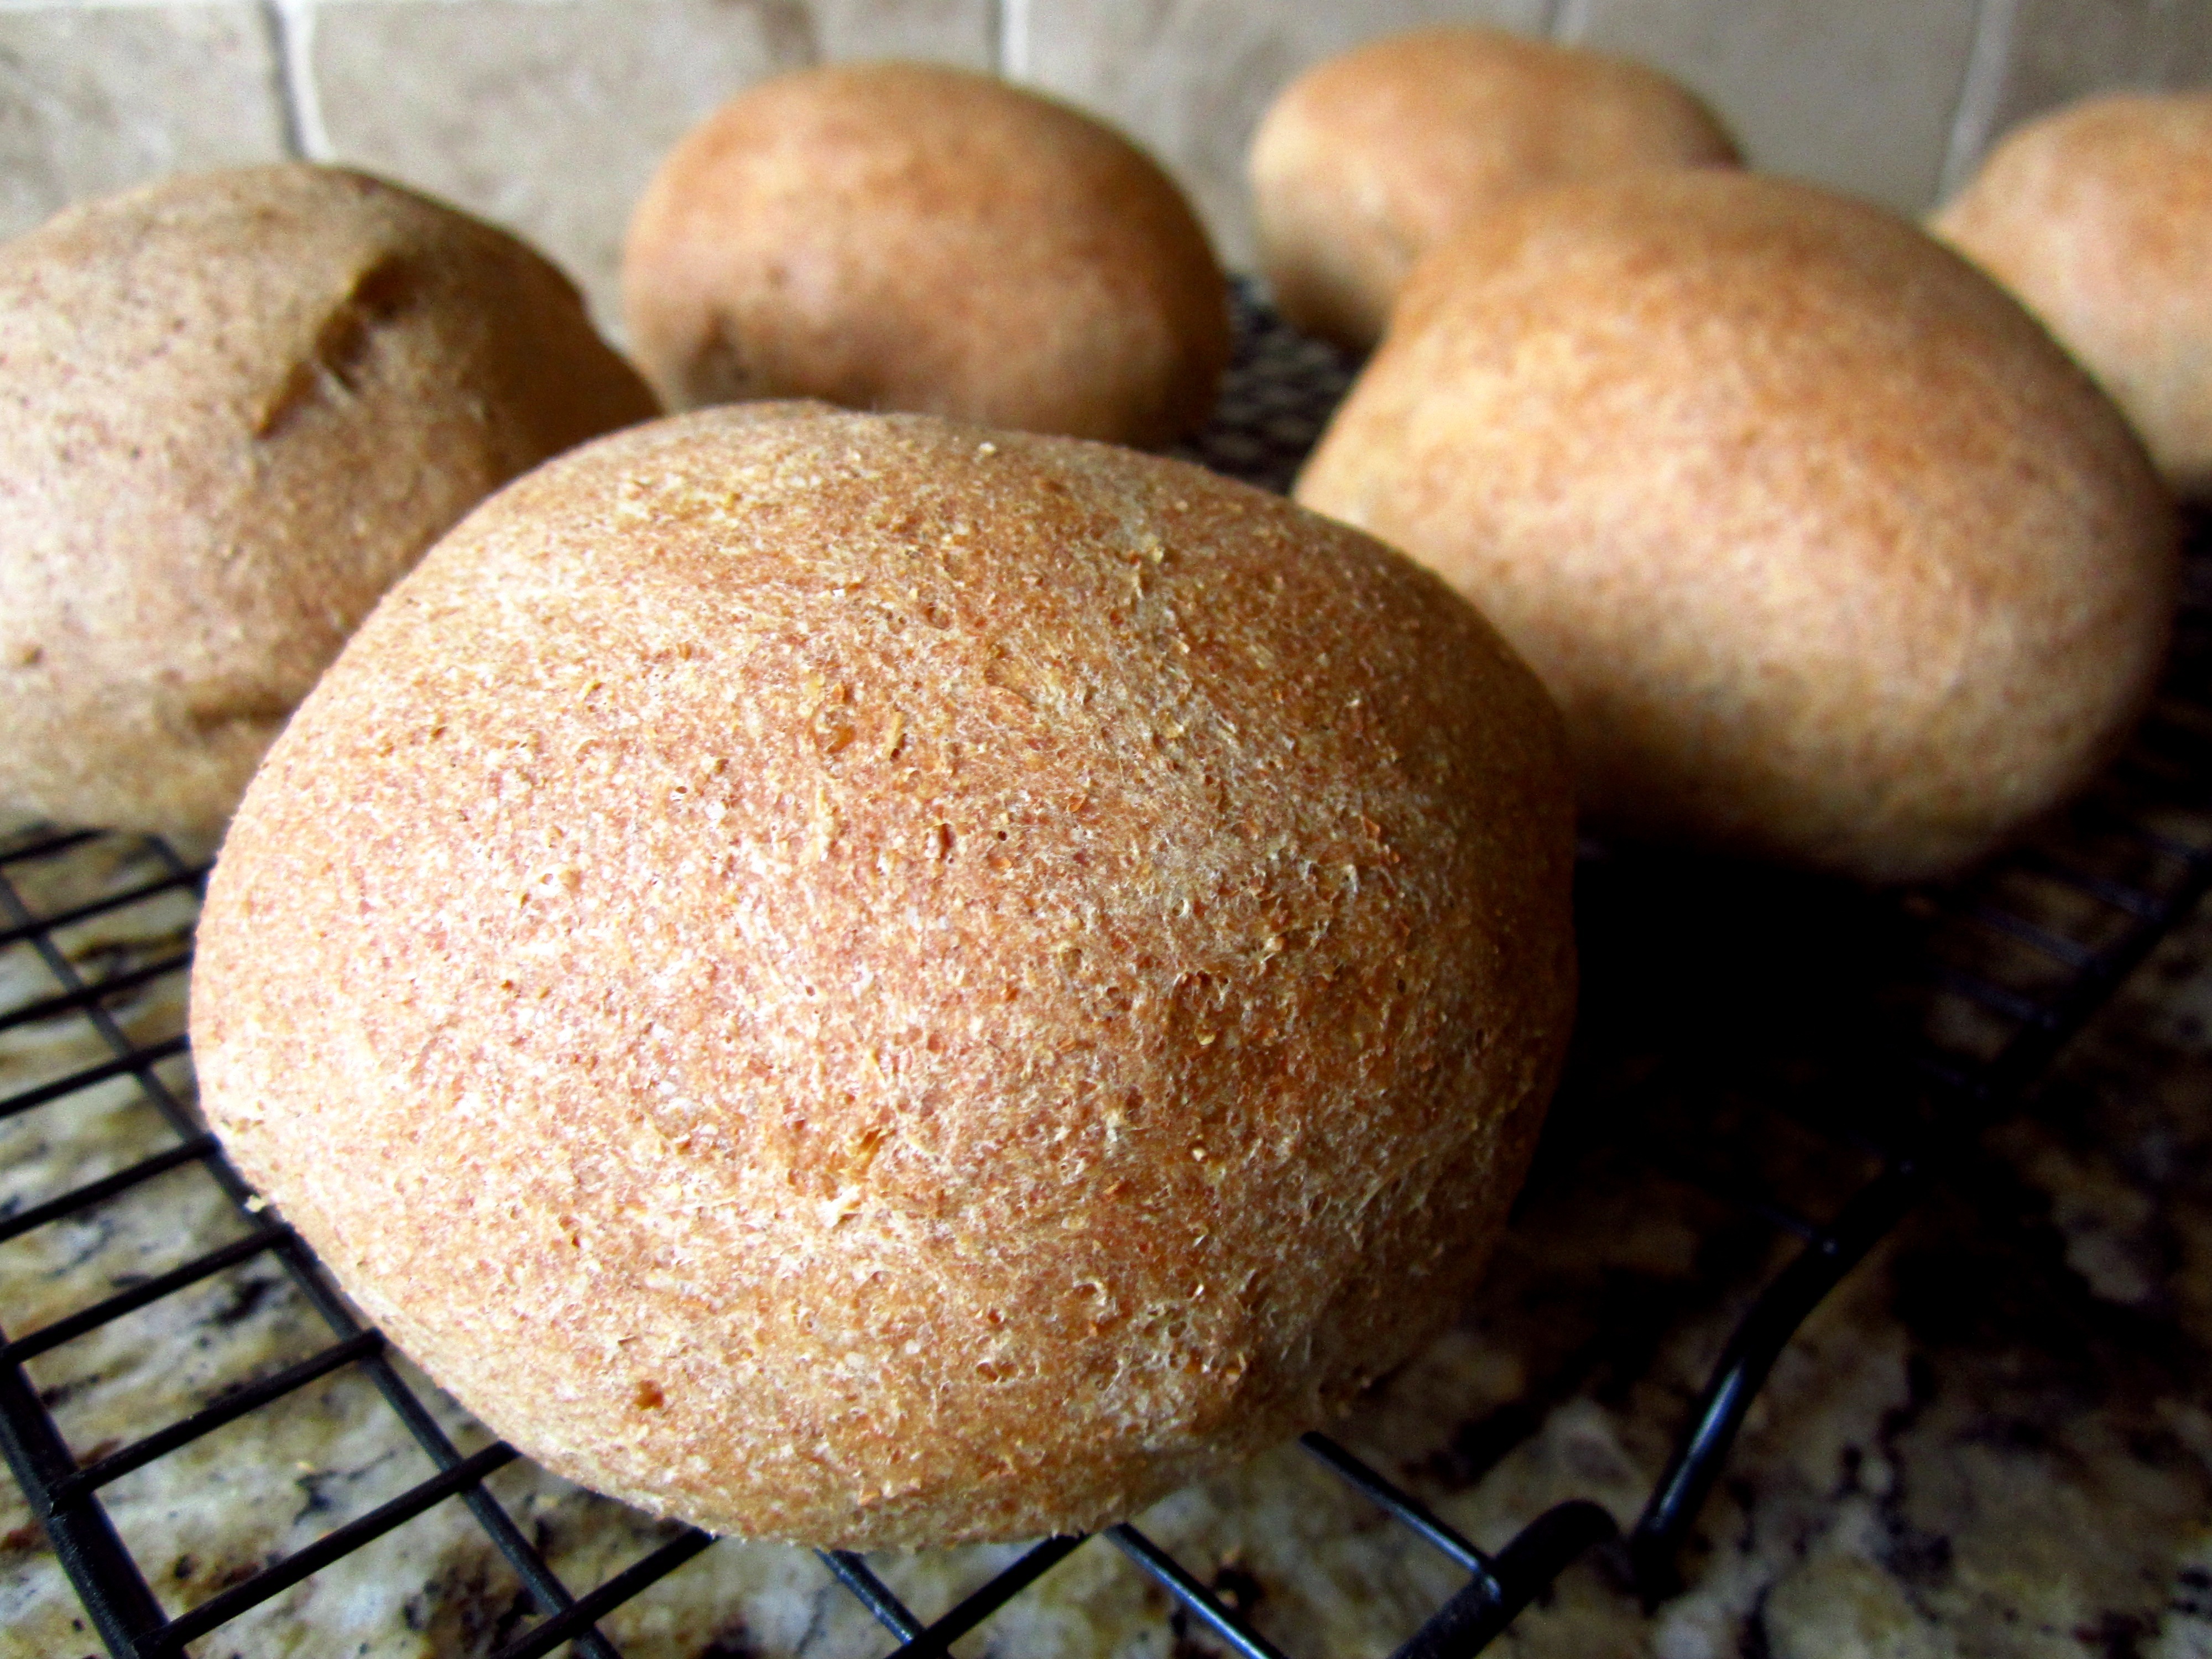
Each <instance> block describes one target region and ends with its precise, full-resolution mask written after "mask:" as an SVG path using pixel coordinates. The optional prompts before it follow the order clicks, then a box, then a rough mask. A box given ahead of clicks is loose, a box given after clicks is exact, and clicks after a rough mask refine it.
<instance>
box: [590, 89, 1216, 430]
mask: <svg viewBox="0 0 2212 1659" xmlns="http://www.w3.org/2000/svg"><path fill="white" fill-rule="evenodd" d="M623 310H624V313H625V314H626V316H627V317H628V319H629V334H630V339H631V342H632V343H633V345H634V347H635V349H636V351H637V353H638V355H639V357H640V360H641V362H643V363H644V365H645V370H646V374H647V377H648V378H649V379H651V380H652V381H653V384H654V386H656V387H657V388H658V389H659V392H660V394H661V396H662V397H663V398H665V399H666V400H667V401H668V403H669V404H670V406H671V407H673V408H694V407H696V406H698V405H700V404H715V403H728V402H732V401H735V400H737V399H740V398H790V397H804V398H825V399H827V400H828V401H829V402H831V403H836V404H845V405H847V406H848V407H849V408H854V409H874V410H922V411H925V412H927V413H930V414H936V415H946V416H954V417H956V418H958V419H963V420H975V421H983V422H990V423H992V424H994V425H1000V426H1013V427H1021V428H1025V429H1027V430H1030V431H1034V432H1059V433H1067V434H1071V435H1074V436H1076V437H1082V438H1103V439H1108V440H1110V441H1114V442H1117V443H1131V444H1139V445H1159V444H1164V443H1167V442H1169V441H1172V440H1173V439H1175V438H1177V437H1179V436H1181V435H1183V434H1185V433H1187V432H1189V431H1192V430H1194V428H1197V427H1198V426H1200V425H1201V424H1202V423H1203V422H1204V421H1205V419H1206V414H1207V412H1208V411H1209V410H1211V409H1212V406H1213V398H1214V392H1215V390H1216V387H1217V386H1218V383H1219V380H1220V378H1221V372H1222V370H1223V368H1225V366H1226V365H1227V363H1228V361H1229V347H1230V329H1229V313H1228V299H1227V289H1226V286H1225V283H1224V279H1223V277H1222V274H1221V271H1220V269H1219V267H1218V266H1217V265H1216V264H1215V263H1214V259H1213V253H1212V249H1211V248H1210V247H1209V246H1207V244H1206V233H1205V232H1204V231H1203V230H1202V229H1201V228H1200V226H1199V222H1198V220H1197V219H1196V217H1195V216H1194V215H1193V214H1192V212H1191V210H1190V207H1189V205H1188V204H1187V203H1186V202H1185V201H1184V200H1183V198H1182V195H1181V193H1180V192H1179V191H1177V190H1176V187H1175V185H1173V184H1172V183H1170V180H1169V179H1168V176H1167V175H1166V174H1165V173H1163V172H1161V171H1160V169H1159V167H1158V166H1157V165H1156V164H1155V163H1154V162H1153V161H1152V159H1151V158H1150V157H1148V156H1146V155H1145V154H1144V153H1143V152H1142V151H1141V150H1139V149H1137V148H1136V147H1135V146H1134V145H1133V144H1131V143H1129V142H1128V141H1127V139H1125V138H1123V137H1121V135H1120V134H1118V133H1116V132H1115V131H1112V130H1111V129H1109V128H1107V127H1105V126H1103V125H1100V124H1099V123H1097V121H1094V120H1092V119H1091V118H1089V117H1088V116H1085V115H1080V114H1078V113H1077V112H1075V111H1073V110H1072V109H1069V108H1066V106H1062V105H1060V104H1056V103H1054V102H1053V101H1052V100H1049V99H1046V98H1042V97H1039V96H1037V95H1036V94H1032V93H1027V92H1021V91H1018V90H1016V89H1015V88H1012V87H1009V86H1006V85H1005V84H1004V83H1002V82H998V81H994V80H990V79H988V78H987V77H985V76H978V75H969V74H966V73H963V72H962V71H960V70H951V69H944V68H939V67H936V66H933V65H929V64H890V63H885V64H840V65H837V66H836V67H833V68H828V69H813V70H801V71H800V72H799V73H797V74H793V75H786V76H781V77H779V78H777V79H775V80H772V81H769V82H765V83H763V84H762V85H760V86H757V87H755V88H751V89H750V91H748V92H745V93H743V94H739V95H738V97H737V98H735V99H732V100H731V101H730V102H729V103H727V104H726V105H724V106H722V108H721V109H720V110H719V111H718V112H715V113H714V115H713V116H711V117H709V118H708V120H707V121H705V122H704V123H703V124H702V125H700V126H699V127H698V128H696V130H695V131H693V132H692V133H691V134H690V137H686V138H685V139H684V142H683V143H681V144H679V145H678V146H677V148H676V149H675V150H674V151H673V152H672V153H671V155H669V157H668V159H667V160H666V161H665V162H663V163H662V165H661V168H660V171H659V173H658V174H657V175H655V177H654V179H653V184H652V185H651V187H650V188H649V189H648V190H647V191H646V193H645V198H644V200H643V201H641V203H640V204H638V208H637V212H636V216H635V217H634V218H633V219H632V221H631V222H630V228H629V241H628V243H627V244H626V246H624V248H623Z"/></svg>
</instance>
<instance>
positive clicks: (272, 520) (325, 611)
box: [0, 164, 659, 842]
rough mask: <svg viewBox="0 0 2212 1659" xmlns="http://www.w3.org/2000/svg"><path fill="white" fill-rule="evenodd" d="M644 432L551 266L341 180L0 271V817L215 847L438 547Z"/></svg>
mask: <svg viewBox="0 0 2212 1659" xmlns="http://www.w3.org/2000/svg"><path fill="white" fill-rule="evenodd" d="M657 413H659V410H658V408H657V406H656V405H655V404H654V403H653V394H652V393H651V392H648V391H647V389H646V387H645V383H644V382H643V381H641V380H639V379H638V377H637V375H636V374H635V373H634V372H633V371H632V370H631V368H629V365H628V364H627V363H625V362H623V360H622V359H621V358H620V357H619V356H616V354H615V353H614V351H613V350H612V349H610V348H609V347H608V346H607V345H606V344H605V343H604V342H602V341H601V340H600V338H599V336H598V335H597V334H596V333H594V332H593V331H592V324H591V319H589V318H588V317H587V316H586V314H585V311H584V303H583V301H582V300H581V299H580V297H579V296H578V295H577V293H576V290H575V289H574V287H573V286H571V285H570V283H569V282H568V278H566V277H565V276H562V274H561V273H560V271H558V270H556V269H555V268H554V267H553V266H552V265H551V264H548V263H547V262H546V261H545V260H544V258H541V257H540V256H539V255H538V253H536V252H533V251H532V249H530V248H529V247H527V246H524V245H523V244H522V243H521V242H519V241H517V240H515V239H514V238H513V237H512V236H509V235H507V234H506V233H505V232H504V231H500V230H495V229H494V228H492V227H491V226H489V225H487V224H483V223H481V222H478V221H477V220H475V219H471V218H470V217H469V216H467V215H465V214H463V213H460V212H458V211H456V210H453V209H452V208H449V207H446V206H444V205H442V204H440V203H436V202H433V201H429V200H427V199H426V198H424V197H420V196H416V195H414V194H413V193H411V192H410V191H404V190H401V189H399V188H398V186H396V185H388V184H386V183H384V182H383V181H382V180H380V179H372V178H368V177H367V176H365V175H363V174H361V173H349V172H344V171H342V170H340V169H338V168H336V167H311V166H307V165H304V164H293V165H288V166H282V167H241V168H237V169H234V170H231V171H227V172H218V173H185V174H180V175H179V176H178V177H176V178H173V179H163V180H161V182H160V183H158V184H155V185H147V186H145V187H144V188H143V189H138V190H133V191H125V192H124V193H122V194H120V195H118V196H112V197H103V198H101V199H100V200H98V201H93V202H86V203H83V204H80V205H78V206H76V207H73V208H70V209H69V210H67V211H65V212H64V213H61V214H59V215H58V216H56V217H55V218H53V219H52V221H51V222H48V223H47V224H46V225H44V226H42V227H40V228H39V229H37V230H34V231H33V232H31V233H30V234H28V235H26V236H21V237H18V238H16V239H15V240H12V241H10V242H8V243H7V244H5V245H4V246H0V811H11V812H15V813H18V814H22V815H26V816H29V817H46V818H49V819H52V820H55V821H58V822H60V823H71V824H82V825H87V826H96V827H99V828H103V829H146V830H155V831H160V832H161V833H164V834H169V835H174V836H182V837H185V838H186V839H187V840H190V841H192V842H212V841H213V840H214V839H215V838H216V837H217V836H220V834H221V833H222V825H223V823H224V820H225V819H227V818H228V817H229V815H230V811H231V809H232V808H233V807H234V806H235V805H237V804H238V798H239V796H240V793H242V792H243V791H244V790H245V788H246V780H247V779H248V778H250V777H252V775H253V769H254V767H255V765H256V764H257V763H258V762H259V761H260V759H261V755H262V751H263V750H265V749H266V748H267V747H268V746H269V743H270V739H271V738H274V737H275V736H276V732H277V729H278V728H279V727H280V726H283V723H284V718H285V716H286V715H287V714H289V713H290V712H291V710H292V707H293V705H294V704H295V703H297V702H299V701H300V699H301V697H303V696H306V695H307V688H308V687H309V686H311V685H313V684H314V683H315V677H316V676H317V675H319V673H321V672H322V671H323V669H324V667H325V665H327V664H328V663H329V662H330V660H331V658H332V657H334V656H336V655H337V650H338V647H340V646H341V645H343V643H344V642H345V639H346V635H349V633H351V632H352V631H353V629H354V627H355V625H356V623H359V622H360V621H361V619H362V617H365V616H367V615H368V611H369V608H370V607H371V606H372V605H374V604H375V603H376V600H377V598H378V596H379V595H380V594H381V593H382V592H384V590H385V589H386V587H388V586H391V585H392V582H393V581H394V580H397V579H398V577H399V576H400V575H401V574H403V573H404V572H405V571H406V570H407V568H409V567H410V566H411V565H412V564H413V563H414V562H415V561H416V559H418V558H420V557H421V556H422V554H423V552H424V551H425V550H427V549H428V547H429V545H430V544H431V543H432V542H434V541H435V540H436V539H437V538H439V537H440V536H441V535H442V534H444V533H445V532H446V531H447V530H448V529H449V528H451V527H452V526H453V522H454V520H457V519H459V517H460V516H461V514H462V513H465V512H467V511H468V509H469V508H470V507H474V506H475V505H476V504H477V502H478V501H482V500H483V498H484V497H485V496H486V495H489V494H490V493H491V492H492V491H493V490H494V489H497V488H498V487H499V486H500V485H501V484H503V483H506V482H507V480H508V479H510V478H512V477H514V476H515V475H516V474H517V473H520V472H522V471H526V469H528V468H530V467H532V466H535V465H538V462H540V461H542V460H544V459H546V458H547V457H548V456H550V455H555V454H557V453H560V452H561V451H562V450H563V449H567V448H568V447H571V446H573V445H575V444H580V443H581V442H583V441H585V440H586V439H587V438H592V437H597V436H598V435H599V434H600V433H602V432H605V431H608V430H610V429H611V428H615V427H618V426H623V425H627V424H628V423H629V422H632V421H641V420H645V419H647V418H648V417H650V416H653V415H655V414H657Z"/></svg>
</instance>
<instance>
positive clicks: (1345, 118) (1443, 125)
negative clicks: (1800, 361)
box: [1250, 27, 1737, 350]
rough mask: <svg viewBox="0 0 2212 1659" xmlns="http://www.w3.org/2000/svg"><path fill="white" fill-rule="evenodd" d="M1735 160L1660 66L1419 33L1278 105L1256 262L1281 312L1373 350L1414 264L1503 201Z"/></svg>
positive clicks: (1261, 180)
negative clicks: (1649, 171)
mask: <svg viewBox="0 0 2212 1659" xmlns="http://www.w3.org/2000/svg"><path fill="white" fill-rule="evenodd" d="M1736 159H1737V158H1736V149H1735V142H1734V141H1733V140H1732V139H1730V138H1729V135H1728V131H1727V129H1726V128H1724V127H1723V126H1722V125H1721V124H1720V121H1719V120H1718V118H1716V117H1715V116H1714V114H1713V113H1712V112H1711V110H1709V109H1707V108H1706V107H1705V105H1703V104H1702V103H1700V102H1699V100H1697V98H1696V97H1695V96H1694V95H1692V94H1691V93H1690V92H1688V91H1687V90H1686V89H1685V88H1682V87H1680V86H1679V85H1677V84H1676V83H1675V82H1673V81H1670V80H1668V78H1667V77H1666V76H1663V75H1661V74H1660V73H1658V72H1657V71H1656V70H1650V69H1646V68H1644V66H1643V65H1642V64H1632V63H1630V62H1628V61H1626V59H1623V58H1609V57H1607V56H1605V55H1604V54H1602V53H1600V52H1589V51H1584V50H1582V49H1580V48H1577V47H1571V46H1553V45H1551V44H1550V43H1549V42H1547V41H1542V40H1527V39H1524V38H1522V37H1520V36H1517V35H1512V34H1507V33H1502V32H1500V31H1498V30H1495V29H1481V28H1465V27H1441V28H1428V29H1419V30H1415V31H1413V33H1407V34H1397V35H1392V36H1390V37H1389V38H1388V39H1385V40H1376V41H1373V42H1371V43H1370V44H1369V45H1366V46H1360V47H1358V48H1357V49H1356V50H1354V51H1352V52H1345V53H1343V54H1341V55H1340V56H1339V57H1335V58H1328V59H1327V60H1326V61H1324V62H1322V63H1321V64H1316V65H1315V66H1314V67H1313V68H1312V69H1310V70H1307V71H1306V72H1305V73H1304V75H1302V76H1299V77H1298V78H1297V80H1295V81H1293V82H1291V84H1290V85H1289V86H1288V87H1287V88H1285V89H1284V91H1283V93H1282V94H1281V95H1280V96H1279V97H1278V98H1277V99H1276V100H1275V102H1274V104H1273V106H1272V107H1271V108H1270V109H1269V110H1268V112H1267V118H1266V119H1265V120H1263V121H1262V122H1261V125H1260V130H1259V132H1258V133H1257V135H1256V136H1255V137H1254V139H1253V141H1252V154H1251V162H1250V173H1251V179H1252V191H1253V200H1254V206H1255V210H1256V212H1257V216H1258V221H1259V232H1260V242H1261V265H1262V267H1263V269H1264V270H1266V271H1267V280H1268V282H1269V283H1270V284H1271V286H1272V287H1273V290H1274V295H1275V301H1276V304H1277V306H1278V307H1279V308H1280V309H1281V311H1282V313H1283V315H1284V316H1285V317H1286V318H1288V319H1290V320H1291V322H1293V323H1295V324H1297V325H1298V326H1299V327H1301V328H1303V329H1305V330H1307V331H1310V332H1312V333H1316V334H1320V335H1322V336H1323V337H1326V338H1328V339H1332V340H1334V341H1336V342H1337V343H1339V344H1340V345H1344V346H1346V347H1348V348H1351V349H1354V350H1365V349H1367V348H1368V347H1369V346H1370V345H1372V344H1374V343H1375V341H1376V339H1377V338H1378V337H1380V336H1381V334H1382V332H1383V325H1384V324H1385V323H1386V322H1388V321H1389V315H1390V307H1391V303H1392V301H1395V299H1396V297H1397V294H1398V290H1399V289H1400V288H1401V287H1402V286H1403V285H1404V283H1405V280H1406V276H1407V273H1408V272H1409V271H1411V270H1412V269H1413V264H1414V261H1416V260H1417V259H1419V258H1420V256H1421V255H1422V254H1424V253H1425V252H1427V251H1428V250H1429V249H1430V248H1431V247H1434V246H1436V245H1437V243H1439V242H1441V241H1443V240H1444V239H1445V238H1446V237H1448V236H1449V235H1451V234H1454V233H1455V232H1456V231H1459V230H1462V229H1463V228H1466V227H1468V226H1469V225H1472V224H1474V223H1475V222H1478V221H1479V220H1480V218H1481V217H1482V216H1483V215H1485V214H1486V213H1488V212H1489V211H1491V210H1492V208H1494V207H1495V206H1496V205H1497V204H1498V203H1499V202H1502V201H1504V200H1505V199H1506V198H1507V197H1510V196H1513V195H1515V194H1517V193H1518V192H1520V191H1525V190H1533V189H1538V188H1541V187H1542V186H1544V185H1562V184H1571V183H1573V182H1575V181H1577V180H1579V179H1598V178H1603V177H1605V176H1607V175H1608V174H1611V173H1620V172H1624V171H1628V170H1632V169H1635V168H1640V167H1692V166H1704V165H1718V164H1723V163H1729V162H1733V161H1735V160H1736Z"/></svg>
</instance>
